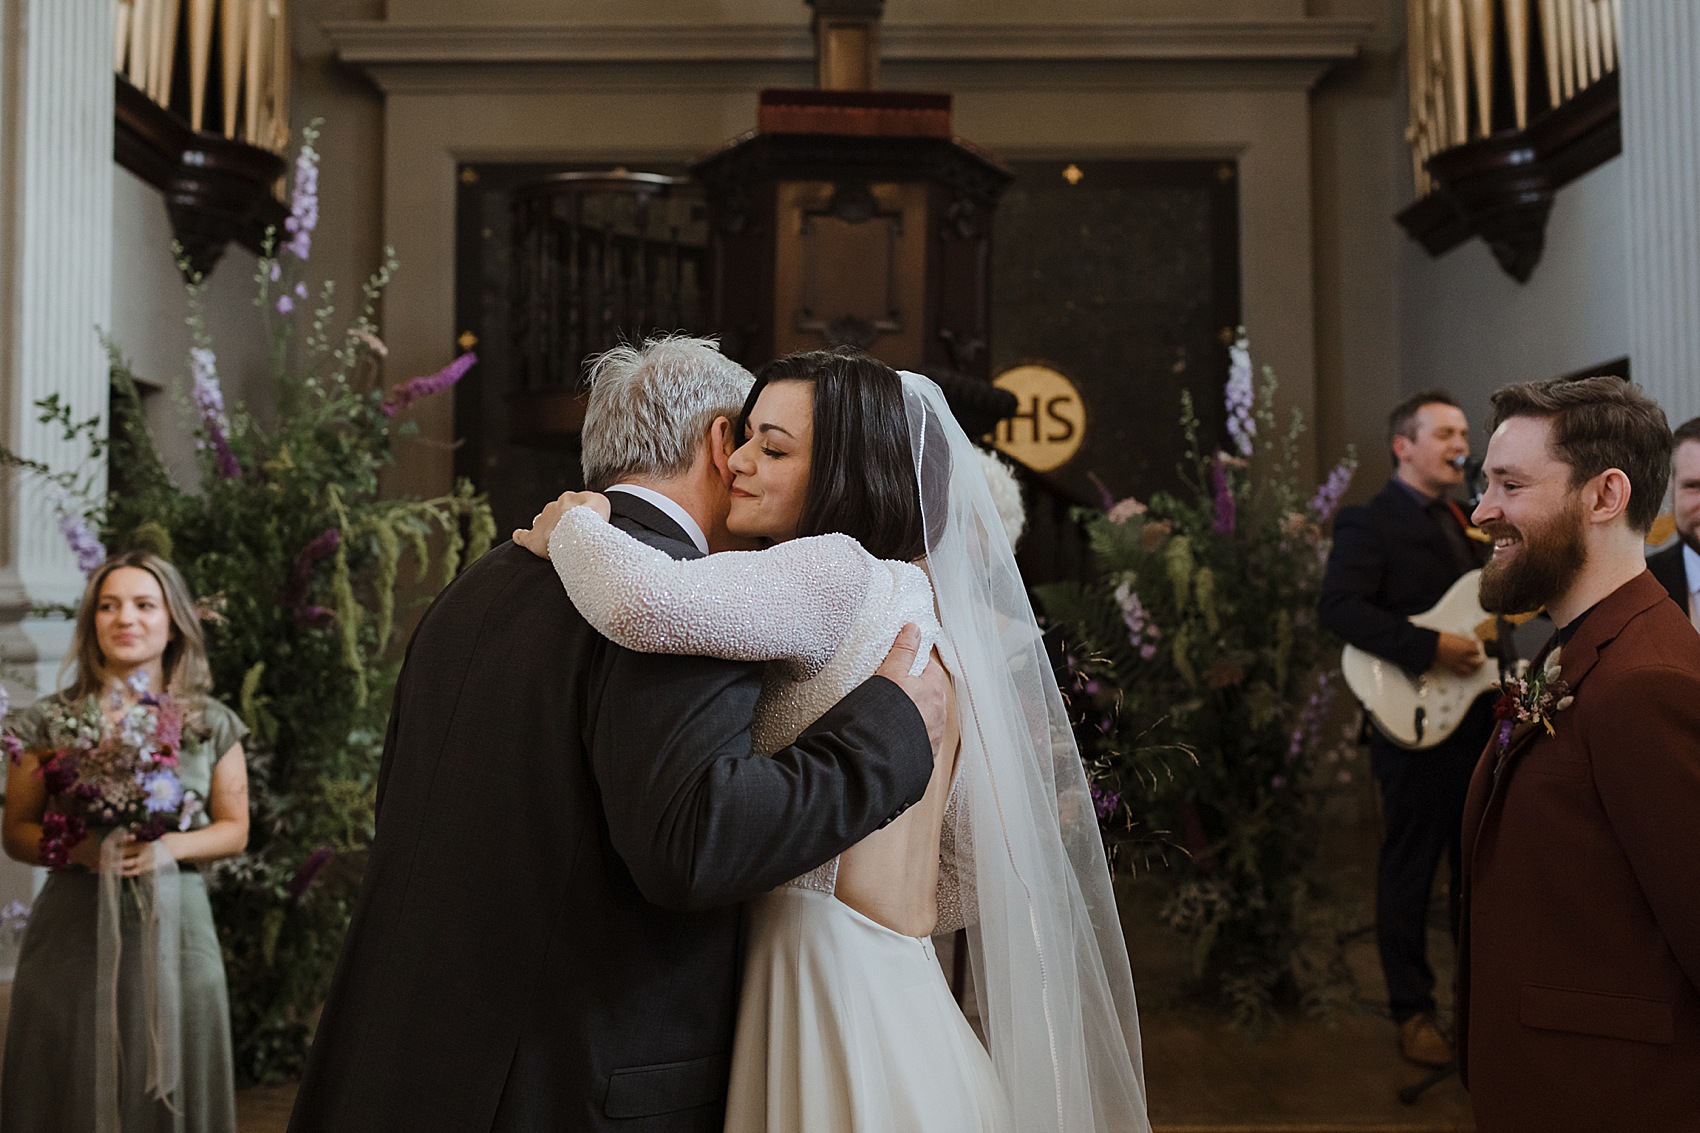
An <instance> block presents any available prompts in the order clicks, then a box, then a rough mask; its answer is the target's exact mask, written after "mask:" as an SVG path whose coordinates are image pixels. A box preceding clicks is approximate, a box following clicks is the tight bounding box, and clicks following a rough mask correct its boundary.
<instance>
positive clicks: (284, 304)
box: [277, 295, 295, 315]
mask: <svg viewBox="0 0 1700 1133" xmlns="http://www.w3.org/2000/svg"><path fill="white" fill-rule="evenodd" d="M293 310H295V300H293V299H291V298H290V297H289V296H287V295H279V296H278V297H277V313H278V314H280V315H287V314H289V312H291V311H293Z"/></svg>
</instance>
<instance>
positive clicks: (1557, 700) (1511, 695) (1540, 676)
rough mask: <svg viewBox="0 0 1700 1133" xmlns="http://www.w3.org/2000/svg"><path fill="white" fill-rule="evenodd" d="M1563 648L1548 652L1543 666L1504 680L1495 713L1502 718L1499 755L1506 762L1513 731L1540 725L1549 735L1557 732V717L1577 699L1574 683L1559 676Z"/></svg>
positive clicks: (1496, 735) (1497, 732)
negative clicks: (1560, 653) (1568, 683)
mask: <svg viewBox="0 0 1700 1133" xmlns="http://www.w3.org/2000/svg"><path fill="white" fill-rule="evenodd" d="M1558 654H1559V651H1558V650H1557V649H1554V650H1553V651H1552V652H1551V653H1548V654H1547V657H1546V661H1545V662H1544V663H1543V664H1542V665H1541V667H1540V668H1539V669H1537V670H1534V671H1533V672H1530V673H1529V674H1527V675H1526V676H1516V677H1506V678H1505V679H1504V680H1502V681H1500V685H1499V687H1500V694H1499V702H1498V703H1497V704H1495V705H1494V706H1493V715H1494V718H1495V719H1496V720H1498V721H1499V726H1498V728H1497V729H1495V733H1494V734H1495V738H1496V739H1497V740H1498V742H1499V758H1500V761H1501V762H1502V763H1503V762H1504V760H1505V753H1506V751H1507V750H1508V749H1509V748H1510V747H1511V733H1512V732H1513V731H1514V730H1515V729H1516V728H1517V727H1519V726H1520V725H1523V724H1537V723H1538V724H1540V725H1541V726H1542V727H1544V728H1545V729H1546V730H1547V735H1549V736H1551V735H1556V734H1557V733H1556V732H1555V731H1554V730H1553V726H1552V720H1553V717H1554V716H1556V715H1558V714H1559V713H1560V712H1563V711H1564V710H1565V709H1566V708H1569V707H1570V706H1571V705H1572V704H1574V703H1575V702H1576V698H1575V697H1574V696H1572V695H1571V693H1570V686H1569V685H1567V684H1565V683H1564V678H1562V677H1561V676H1559V672H1560V667H1559V659H1558Z"/></svg>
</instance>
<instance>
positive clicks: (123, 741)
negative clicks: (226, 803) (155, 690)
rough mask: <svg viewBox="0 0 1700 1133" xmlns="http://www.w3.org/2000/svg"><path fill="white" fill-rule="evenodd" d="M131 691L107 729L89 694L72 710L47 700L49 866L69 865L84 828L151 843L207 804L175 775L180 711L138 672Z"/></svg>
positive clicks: (44, 834)
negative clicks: (132, 698)
mask: <svg viewBox="0 0 1700 1133" xmlns="http://www.w3.org/2000/svg"><path fill="white" fill-rule="evenodd" d="M130 688H131V690H132V691H133V692H134V693H135V694H136V696H137V700H136V702H135V703H134V704H132V705H130V706H129V707H128V708H126V709H125V710H124V712H123V714H122V715H120V716H119V717H118V719H117V720H116V721H114V722H112V723H110V724H109V723H108V722H107V719H106V715H105V713H104V712H102V711H101V707H100V702H99V701H98V700H96V699H94V698H92V697H90V698H87V699H85V700H84V701H83V702H82V703H80V704H75V705H65V704H60V703H58V702H57V701H53V700H49V701H48V703H47V710H46V711H45V712H44V713H43V717H44V719H43V725H44V729H45V736H46V739H47V745H46V746H47V749H48V752H49V754H48V755H47V757H46V759H45V760H43V762H42V764H41V778H42V783H43V786H44V787H45V788H46V791H47V812H46V813H45V814H44V815H43V816H42V821H41V860H42V864H43V865H45V866H47V868H49V869H63V868H65V867H66V866H67V865H69V864H70V851H71V849H72V847H74V846H76V845H77V843H79V842H81V841H82V840H83V839H84V838H86V837H87V836H88V833H89V830H90V829H101V828H105V829H113V828H123V829H125V830H128V831H129V832H130V833H131V834H133V835H135V837H136V840H137V841H141V842H153V841H156V840H158V838H159V837H160V836H161V835H162V834H165V833H166V832H167V831H170V830H187V829H188V828H189V826H190V824H191V823H192V822H193V821H194V818H195V816H196V815H197V814H199V813H201V811H202V810H204V809H205V807H206V803H205V801H204V800H203V799H201V798H200V796H198V795H197V794H195V792H193V791H189V790H185V789H184V787H183V783H182V781H181V780H180V779H179V778H178V777H177V752H178V749H179V748H180V747H181V745H182V742H183V714H182V712H180V711H179V710H178V708H177V706H176V705H175V704H174V703H172V700H171V696H170V695H169V694H167V693H161V694H159V695H157V696H156V695H154V694H152V693H150V692H149V691H148V690H147V677H146V675H145V674H141V673H138V674H136V675H135V676H134V677H132V678H131V679H130ZM113 695H114V697H117V696H118V694H117V693H116V692H115V693H114V694H113ZM119 705H120V706H121V705H122V701H120V702H119ZM13 740H14V743H15V744H16V743H17V742H18V741H17V738H16V737H13ZM8 746H9V748H10V747H11V746H12V745H8ZM16 759H17V756H15V755H14V756H13V760H14V762H16Z"/></svg>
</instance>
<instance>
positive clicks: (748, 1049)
mask: <svg viewBox="0 0 1700 1133" xmlns="http://www.w3.org/2000/svg"><path fill="white" fill-rule="evenodd" d="M749 916H750V932H749V940H748V944H747V947H746V953H745V961H744V984H743V998H742V1002H741V1003H740V1005H739V1010H738V1030H737V1039H736V1042H735V1044H734V1047H733V1053H732V1082H731V1087H730V1092H729V1094H728V1095H727V1102H726V1130H727V1133H1011V1128H1010V1120H1009V1117H1008V1113H1009V1107H1008V1105H1007V1104H1006V1102H1005V1101H1004V1098H1003V1093H1002V1090H1001V1088H1000V1086H999V1085H998V1080H997V1075H996V1073H995V1072H994V1071H993V1068H992V1060H991V1058H990V1057H989V1056H988V1055H987V1054H986V1049H985V1047H983V1046H982V1045H981V1044H980V1040H979V1039H978V1038H977V1037H976V1036H975V1034H974V1031H973V1029H972V1028H970V1027H969V1025H968V1020H967V1019H965V1018H963V1016H962V1012H961V1011H960V1010H959V1009H958V1008H957V1005H956V1001H955V1000H954V999H953V998H952V997H951V994H950V987H949V985H948V984H947V983H946V982H945V978H944V972H943V971H942V970H941V969H940V967H939V962H938V958H937V956H936V955H935V954H934V952H933V946H932V942H931V941H928V940H924V939H918V938H916V937H913V936H904V935H903V934H902V933H899V932H896V931H894V930H892V929H889V928H886V927H885V926H884V925H882V924H879V923H878V922H876V921H873V920H870V919H868V918H867V917H865V916H863V915H862V914H861V913H858V912H857V911H856V910H854V909H852V908H851V907H850V906H848V905H846V904H844V902H842V901H840V900H838V899H837V898H836V897H833V896H831V895H830V894H827V893H821V892H817V891H815V890H811V889H798V888H784V889H776V890H774V891H773V892H772V893H768V894H766V895H764V896H762V897H760V898H758V899H757V900H756V901H754V902H753V903H752V904H751V905H750V910H749Z"/></svg>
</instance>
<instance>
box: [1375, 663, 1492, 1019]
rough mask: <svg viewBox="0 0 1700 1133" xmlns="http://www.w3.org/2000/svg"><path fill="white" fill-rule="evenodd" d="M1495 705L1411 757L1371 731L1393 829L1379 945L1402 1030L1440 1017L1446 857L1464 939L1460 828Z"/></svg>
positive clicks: (1385, 854) (1380, 876)
mask: <svg viewBox="0 0 1700 1133" xmlns="http://www.w3.org/2000/svg"><path fill="white" fill-rule="evenodd" d="M1492 705H1493V698H1492V697H1482V698H1481V699H1479V700H1478V701H1476V703H1475V704H1474V705H1473V706H1472V707H1471V709H1470V713H1469V715H1468V716H1466V717H1465V718H1464V721H1463V723H1461V724H1460V725H1459V726H1458V730H1457V731H1456V732H1454V733H1453V734H1452V735H1451V736H1449V737H1448V738H1447V740H1446V742H1445V743H1442V744H1440V745H1438V746H1436V747H1433V748H1430V749H1428V750H1427V751H1406V750H1405V749H1404V748H1401V747H1398V746H1396V745H1394V744H1392V743H1390V742H1389V741H1388V740H1387V739H1386V738H1385V737H1383V736H1382V735H1381V734H1380V733H1378V732H1375V731H1374V730H1373V729H1372V730H1371V735H1370V743H1369V752H1370V767H1371V768H1372V769H1373V770H1374V772H1375V778H1376V782H1378V783H1379V784H1380V785H1381V809H1382V815H1383V819H1384V821H1385V823H1386V828H1387V829H1386V836H1385V838H1384V839H1383V841H1382V843H1381V858H1380V862H1379V864H1378V866H1377V869H1376V884H1375V943H1376V947H1377V948H1378V949H1379V951H1380V953H1381V971H1382V975H1384V976H1385V977H1386V979H1387V1005H1388V1008H1389V1009H1390V1010H1391V1012H1392V1015H1393V1021H1394V1022H1396V1023H1402V1022H1404V1021H1405V1020H1406V1019H1409V1018H1410V1017H1411V1016H1413V1015H1416V1014H1419V1013H1421V1012H1425V1011H1427V1012H1432V1011H1433V1010H1434V1009H1435V1002H1434V969H1432V968H1431V967H1430V966H1429V962H1428V905H1429V894H1430V891H1431V890H1432V889H1433V886H1434V875H1435V870H1436V869H1438V868H1439V866H1440V859H1441V856H1442V855H1445V857H1446V858H1447V861H1448V863H1449V864H1450V866H1451V879H1452V880H1451V884H1450V886H1448V890H1447V892H1448V897H1449V909H1448V913H1449V917H1450V919H1449V923H1450V925H1451V927H1452V939H1453V941H1454V942H1456V941H1457V939H1458V920H1459V915H1460V913H1461V912H1462V904H1461V898H1462V893H1461V889H1462V878H1461V871H1462V869H1463V864H1464V863H1463V858H1462V856H1461V854H1460V850H1459V845H1458V842H1459V828H1460V827H1461V826H1462V824H1463V821H1464V796H1465V795H1466V794H1467V793H1468V792H1469V789H1470V776H1471V774H1473V773H1474V771H1475V769H1476V761H1477V760H1478V759H1479V758H1480V757H1481V754H1482V749H1483V748H1484V747H1485V746H1486V744H1487V740H1488V737H1489V736H1490V735H1491V733H1492V731H1493V708H1492Z"/></svg>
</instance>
